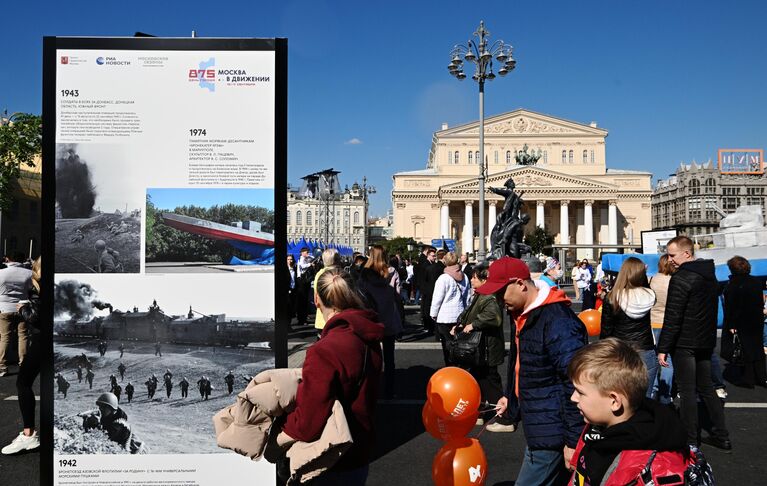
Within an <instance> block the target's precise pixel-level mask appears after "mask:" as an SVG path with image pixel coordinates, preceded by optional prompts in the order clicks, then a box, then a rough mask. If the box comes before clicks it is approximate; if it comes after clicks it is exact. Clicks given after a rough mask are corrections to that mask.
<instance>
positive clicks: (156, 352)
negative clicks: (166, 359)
mask: <svg viewBox="0 0 767 486" xmlns="http://www.w3.org/2000/svg"><path fill="white" fill-rule="evenodd" d="M154 355H155V356H159V357H161V358H162V344H160V341H157V342H156V343H154Z"/></svg>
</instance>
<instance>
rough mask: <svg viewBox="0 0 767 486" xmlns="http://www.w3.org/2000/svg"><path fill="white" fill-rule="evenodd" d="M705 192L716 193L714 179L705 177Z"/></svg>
mask: <svg viewBox="0 0 767 486" xmlns="http://www.w3.org/2000/svg"><path fill="white" fill-rule="evenodd" d="M706 194H716V181H715V180H714V179H711V178H709V179H706Z"/></svg>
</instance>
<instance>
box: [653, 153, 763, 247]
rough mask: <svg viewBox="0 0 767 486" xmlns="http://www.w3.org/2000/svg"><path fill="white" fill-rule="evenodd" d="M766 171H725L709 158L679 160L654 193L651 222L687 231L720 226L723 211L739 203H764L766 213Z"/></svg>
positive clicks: (705, 230) (731, 210) (707, 230)
mask: <svg viewBox="0 0 767 486" xmlns="http://www.w3.org/2000/svg"><path fill="white" fill-rule="evenodd" d="M765 196H767V176H765V174H722V173H721V172H720V171H719V167H718V165H717V164H715V163H713V162H711V161H710V160H709V161H708V162H706V163H703V164H698V163H696V162H692V163H691V164H680V166H679V168H678V169H677V170H676V173H674V174H673V175H672V176H670V177H669V178H668V179H663V180H659V181H658V183H657V184H656V185H655V190H654V191H653V194H652V224H653V228H657V229H672V228H675V229H678V230H679V232H680V233H682V234H686V235H702V234H708V233H714V232H716V231H718V230H719V221H720V220H721V219H722V214H730V213H734V212H735V210H736V209H737V208H738V207H739V206H744V205H748V206H761V208H762V216H767V215H766V214H765Z"/></svg>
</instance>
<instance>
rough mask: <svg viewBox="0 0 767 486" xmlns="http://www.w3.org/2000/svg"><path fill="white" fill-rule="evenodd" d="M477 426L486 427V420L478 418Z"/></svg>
mask: <svg viewBox="0 0 767 486" xmlns="http://www.w3.org/2000/svg"><path fill="white" fill-rule="evenodd" d="M476 425H485V419H483V418H482V417H480V418H478V419H477V423H476Z"/></svg>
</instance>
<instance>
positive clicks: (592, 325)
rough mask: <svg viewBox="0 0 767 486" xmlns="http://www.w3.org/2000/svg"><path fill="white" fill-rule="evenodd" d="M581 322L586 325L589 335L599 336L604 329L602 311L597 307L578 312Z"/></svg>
mask: <svg viewBox="0 0 767 486" xmlns="http://www.w3.org/2000/svg"><path fill="white" fill-rule="evenodd" d="M578 317H579V318H580V320H581V322H583V324H584V325H585V326H586V330H587V331H588V333H589V336H599V333H600V331H601V330H602V313H601V312H599V311H598V310H596V309H589V310H585V311H583V312H581V313H580V314H578Z"/></svg>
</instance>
